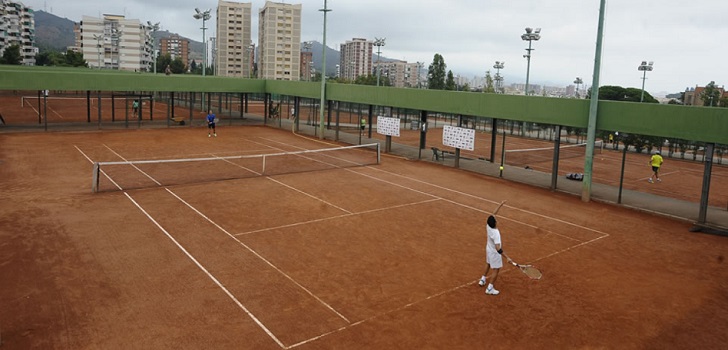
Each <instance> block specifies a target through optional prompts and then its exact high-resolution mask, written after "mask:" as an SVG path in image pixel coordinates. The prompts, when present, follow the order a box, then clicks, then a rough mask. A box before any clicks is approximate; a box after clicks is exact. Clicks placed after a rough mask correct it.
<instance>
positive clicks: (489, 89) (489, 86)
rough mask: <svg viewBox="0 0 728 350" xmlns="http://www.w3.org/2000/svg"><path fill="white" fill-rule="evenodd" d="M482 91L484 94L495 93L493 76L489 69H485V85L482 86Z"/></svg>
mask: <svg viewBox="0 0 728 350" xmlns="http://www.w3.org/2000/svg"><path fill="white" fill-rule="evenodd" d="M483 92H484V93H486V94H492V93H495V84H493V77H492V76H491V75H490V71H485V86H483Z"/></svg>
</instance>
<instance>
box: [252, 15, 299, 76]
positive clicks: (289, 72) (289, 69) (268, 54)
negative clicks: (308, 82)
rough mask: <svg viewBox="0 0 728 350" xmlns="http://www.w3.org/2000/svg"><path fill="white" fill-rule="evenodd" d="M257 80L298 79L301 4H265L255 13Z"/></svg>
mask: <svg viewBox="0 0 728 350" xmlns="http://www.w3.org/2000/svg"><path fill="white" fill-rule="evenodd" d="M258 45H259V52H258V77H259V78H262V79H272V80H299V77H300V75H301V73H300V70H301V4H297V5H292V4H284V3H277V2H272V1H266V3H265V7H263V8H262V9H261V10H260V11H259V14H258Z"/></svg>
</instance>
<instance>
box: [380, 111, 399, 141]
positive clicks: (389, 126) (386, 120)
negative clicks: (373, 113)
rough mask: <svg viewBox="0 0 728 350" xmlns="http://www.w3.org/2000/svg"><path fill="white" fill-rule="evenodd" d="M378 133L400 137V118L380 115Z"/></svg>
mask: <svg viewBox="0 0 728 350" xmlns="http://www.w3.org/2000/svg"><path fill="white" fill-rule="evenodd" d="M377 133H379V134H382V135H388V136H397V137H399V118H390V117H382V116H378V117H377Z"/></svg>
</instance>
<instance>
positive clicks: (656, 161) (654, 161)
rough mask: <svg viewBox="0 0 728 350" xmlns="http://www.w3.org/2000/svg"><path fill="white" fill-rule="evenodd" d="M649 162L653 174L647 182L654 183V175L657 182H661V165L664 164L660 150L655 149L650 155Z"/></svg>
mask: <svg viewBox="0 0 728 350" xmlns="http://www.w3.org/2000/svg"><path fill="white" fill-rule="evenodd" d="M649 164H650V165H651V166H652V175H650V177H649V178H648V179H647V182H649V183H653V180H652V178H653V177H654V178H655V180H654V181H657V182H660V181H662V180H660V166H662V156H661V155H660V151H655V154H653V155H652V157H650V162H649Z"/></svg>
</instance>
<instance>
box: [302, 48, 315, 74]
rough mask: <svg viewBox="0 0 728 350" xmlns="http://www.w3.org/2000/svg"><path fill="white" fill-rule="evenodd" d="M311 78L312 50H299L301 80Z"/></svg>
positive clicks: (312, 70)
mask: <svg viewBox="0 0 728 350" xmlns="http://www.w3.org/2000/svg"><path fill="white" fill-rule="evenodd" d="M313 79H314V69H313V52H311V51H301V80H303V81H312V80H313Z"/></svg>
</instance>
